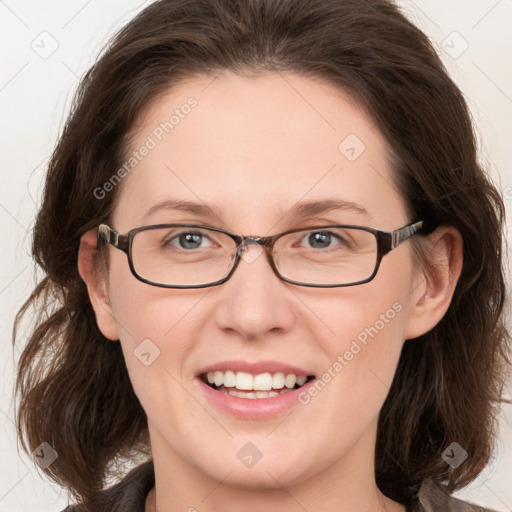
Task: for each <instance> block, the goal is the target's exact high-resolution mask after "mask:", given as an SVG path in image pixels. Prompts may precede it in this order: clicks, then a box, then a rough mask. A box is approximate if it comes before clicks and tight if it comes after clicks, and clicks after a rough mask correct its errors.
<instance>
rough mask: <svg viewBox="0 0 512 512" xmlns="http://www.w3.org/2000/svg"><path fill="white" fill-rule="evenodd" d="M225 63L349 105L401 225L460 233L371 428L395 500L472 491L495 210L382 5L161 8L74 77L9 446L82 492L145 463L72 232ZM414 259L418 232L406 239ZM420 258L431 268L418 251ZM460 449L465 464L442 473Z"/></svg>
mask: <svg viewBox="0 0 512 512" xmlns="http://www.w3.org/2000/svg"><path fill="white" fill-rule="evenodd" d="M222 70H231V71H234V72H237V73H248V72H249V73H262V72H263V73H264V72H266V71H289V72H294V73H298V74H301V75H303V76H310V77H318V78H321V79H324V80H326V81H328V82H329V83H332V84H334V85H336V86H338V87H339V88H341V89H343V90H344V91H346V92H348V93H349V94H351V95H352V96H353V97H354V98H356V99H357V101H358V103H359V105H360V106H361V107H362V108H364V109H365V110H366V111H367V112H368V113H369V115H370V116H372V118H373V119H374V121H375V122H376V124H377V126H378V127H379V129H380V130H381V132H382V133H383V135H384V137H385V138H386V140H387V142H388V144H389V146H390V148H391V151H392V154H393V160H394V162H393V164H394V167H395V171H396V178H397V186H398V188H399V191H400V193H401V195H402V196H403V198H404V200H405V201H406V203H407V205H408V208H409V212H410V215H411V219H416V218H417V219H423V220H425V222H426V224H427V226H428V227H429V229H430V230H432V229H434V228H435V227H436V226H440V225H451V226H454V227H455V228H457V229H458V230H459V232H460V233H461V234H462V237H463V240H464V245H463V251H464V263H463V270H462V274H461V277H460V280H459V282H458V284H457V287H456V290H455V294H454V296H453V300H452V303H451V305H450V308H449V310H448V312H447V313H446V315H445V316H444V318H443V319H442V320H441V321H440V322H439V324H438V325H437V326H436V327H435V328H434V329H432V330H431V331H430V332H428V333H427V334H425V335H424V336H422V337H421V338H419V339H416V340H415V341H414V342H410V341H406V342H405V344H404V347H403V351H402V354H401V357H400V361H399V365H398V369H397V371H396V375H395V378H394V381H393V383H392V386H391V389H390V392H389V395H388V397H387V399H386V401H385V403H384V405H383V408H382V411H381V414H380V417H379V426H378V441H377V449H376V478H377V484H378V485H379V487H380V489H381V490H382V491H383V492H384V493H385V494H387V495H388V496H390V497H392V498H393V499H395V500H397V501H401V502H402V503H406V502H408V501H411V499H412V497H413V496H414V495H415V493H416V492H417V490H418V488H419V485H420V484H421V482H422V480H423V479H424V478H427V477H433V478H435V479H437V480H438V481H441V482H447V483H449V487H450V489H451V490H454V489H457V488H460V487H463V486H465V485H467V484H468V483H469V482H471V481H472V480H473V479H475V478H476V476H477V475H478V474H479V473H480V472H481V471H482V469H483V468H484V466H485V465H486V464H487V462H488V461H489V458H490V454H491V452H492V449H493V446H494V443H495V440H496V439H495V431H496V417H497V413H498V411H499V404H500V402H504V401H505V400H504V399H503V398H502V393H503V388H504V383H505V379H506V376H507V369H508V368H509V365H510V364H511V361H510V359H509V357H508V355H507V351H508V349H509V345H508V344H509V341H510V337H509V334H508V332H507V330H506V329H505V326H504V322H503V308H504V300H505V283H504V275H503V274H504V270H503V267H502V265H503V263H502V246H503V240H502V236H503V235H502V228H503V223H504V218H503V217H504V205H503V202H502V200H501V198H500V196H499V194H498V192H497V190H496V189H495V188H494V186H493V185H492V184H491V182H490V180H489V178H488V177H487V176H486V175H485V173H484V171H483V169H482V168H481V166H480V165H479V163H478V161H477V154H476V147H475V137H474V134H473V129H472V124H471V120H470V115H469V112H468V108H467V105H466V103H465V101H464V99H463V96H462V94H461V92H460V91H459V89H458V88H457V87H456V85H455V84H454V83H453V81H452V80H451V79H450V78H449V77H448V75H447V72H446V70H445V69H444V67H443V65H442V63H441V61H440V59H439V57H438V56H437V54H436V53H435V51H434V49H433V47H432V46H431V44H430V42H429V40H428V38H427V37H426V36H425V34H423V33H422V32H421V31H420V30H419V29H418V28H416V27H415V26H414V25H413V24H412V23H410V22H409V21H408V20H407V19H406V18H405V17H404V16H403V15H402V13H401V12H400V11H399V10H398V8H397V7H396V6H395V5H394V4H392V3H391V2H390V1H386V0H322V1H321V2H313V1H311V0H280V1H275V0H160V1H157V2H155V3H153V4H151V5H150V6H149V7H147V8H146V9H145V10H144V11H142V12H141V13H140V14H139V15H137V16H136V18H135V19H133V20H132V21H131V22H130V23H129V24H128V25H127V26H126V27H125V28H123V29H122V30H121V31H120V32H119V33H118V34H117V35H116V36H115V37H114V38H113V40H112V41H111V43H110V44H109V46H108V48H107V49H106V51H105V52H104V54H103V55H102V56H101V58H100V59H99V60H98V61H97V63H96V64H95V65H94V66H93V67H92V68H91V69H90V70H89V71H88V72H87V73H86V74H85V76H84V77H83V79H82V81H81V83H80V86H79V89H78V92H77V94H76V97H75V101H74V103H73V108H72V112H71V113H70V115H69V118H68V120H67V122H66V125H65V127H64V129H63V133H62V135H61V137H60V139H59V142H58V144H57V146H56V148H55V150H54V152H53V155H52V158H51V160H50V162H49V165H48V172H47V175H46V186H45V190H44V197H43V202H42V205H41V208H40V210H39V212H38V215H37V219H36V223H35V227H34V239H33V256H34V258H35V261H36V262H37V264H38V265H39V266H40V267H41V268H42V270H43V271H44V273H45V277H44V278H43V279H42V281H40V282H39V284H38V285H37V287H36V288H35V289H34V291H33V292H32V294H31V295H30V297H29V298H28V300H27V301H26V303H25V304H24V305H23V307H22V308H21V309H20V311H19V312H18V315H17V317H16V323H15V328H14V340H16V329H17V327H18V326H19V322H20V321H21V319H22V318H23V317H25V316H26V313H27V312H28V311H30V309H31V308H32V309H33V310H34V311H35V313H36V325H35V328H34V329H33V330H32V332H31V335H30V338H29V340H28V343H27V345H26V347H25V348H24V350H23V352H22V354H21V357H20V360H19V366H18V373H17V391H18V393H19V395H20V404H19V410H18V411H17V421H18V435H19V438H20V440H21V443H22V446H23V448H24V449H25V450H29V451H32V450H34V449H35V448H36V447H37V446H38V445H40V443H41V442H43V441H46V442H48V443H49V444H50V445H51V446H52V447H53V448H54V449H55V450H56V451H57V452H58V454H59V457H58V458H57V460H55V462H54V463H53V464H51V465H50V466H49V467H48V468H47V469H45V472H46V473H47V474H48V475H49V476H50V477H51V478H53V479H54V480H55V481H56V482H58V483H59V484H60V485H62V486H65V487H67V488H68V490H69V491H70V492H71V493H72V494H73V495H74V496H75V497H77V498H78V499H79V500H87V499H89V498H90V497H91V496H92V495H93V494H94V493H95V492H97V491H98V490H100V489H102V488H103V487H104V485H105V483H106V481H107V477H108V476H109V475H111V474H113V467H114V464H116V463H118V462H119V461H120V460H122V459H123V458H130V457H133V456H134V454H136V453H148V435H147V422H146V416H145V413H144V410H143V409H142V407H141V405H140V403H139V402H138V400H137V398H136V396H135V394H134V392H133V389H132V386H131V383H130V379H129V376H128V373H127V370H126V366H125V364H124V359H123V354H122V352H121V349H120V346H119V344H118V343H113V342H111V341H109V340H107V339H106V338H105V337H104V336H103V335H102V334H101V332H100V331H99V329H98V327H97V324H96V321H95V316H94V313H93V309H92V307H91V303H90V301H89V297H88V294H87V290H86V287H85V284H84V282H83V281H82V279H81V278H80V276H79V273H78V270H77V254H78V247H79V240H80V236H81V235H82V234H83V233H85V232H86V231H88V230H89V229H91V228H93V227H95V226H97V225H98V224H99V223H101V222H106V221H108V218H109V215H110V214H111V212H112V210H113V208H114V206H115V204H116V198H117V194H118V192H119V188H120V187H117V188H116V189H115V190H114V191H113V192H112V193H111V194H107V195H106V196H105V198H104V199H102V200H98V199H97V198H96V197H95V195H94V194H93V191H94V190H95V189H97V188H98V187H101V186H102V185H103V184H104V183H105V182H106V181H107V180H108V179H109V178H110V177H111V176H112V175H113V173H114V172H115V170H116V169H119V167H120V166H121V165H122V162H123V156H124V154H125V152H126V147H127V141H128V139H127V136H128V134H129V131H130V129H131V128H132V127H133V126H134V123H135V122H136V120H137V119H138V116H140V114H141V112H143V109H144V108H145V107H147V105H148V104H149V102H150V101H152V100H154V99H155V98H156V97H157V96H158V95H159V94H161V93H163V92H165V91H168V90H169V88H170V87H172V86H173V85H174V84H176V83H178V82H179V81H180V80H183V79H186V78H187V77H191V76H194V75H197V74H209V75H212V76H213V74H214V73H216V72H219V71H222ZM415 246H416V249H417V250H418V251H419V253H418V254H420V255H421V254H422V253H421V239H420V241H419V242H415ZM423 256H424V257H423V259H424V260H425V261H424V263H425V264H428V262H427V261H426V259H425V255H423ZM452 441H457V442H458V443H459V444H460V445H461V446H462V447H463V448H464V449H465V450H466V451H467V452H468V454H469V458H468V459H467V460H466V461H465V462H464V463H463V464H461V465H460V466H459V467H458V468H456V469H452V468H451V467H450V466H449V465H448V464H447V463H446V462H445V461H444V460H443V459H442V457H441V454H442V452H443V450H444V449H445V448H446V447H447V446H448V445H449V444H450V443H451V442H452Z"/></svg>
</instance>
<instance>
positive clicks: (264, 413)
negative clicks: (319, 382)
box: [196, 377, 316, 420]
mask: <svg viewBox="0 0 512 512" xmlns="http://www.w3.org/2000/svg"><path fill="white" fill-rule="evenodd" d="M196 380H197V381H198V382H199V385H200V387H201V389H202V391H203V392H204V394H205V395H206V397H207V398H208V400H209V401H210V402H212V404H213V405H215V406H216V407H218V408H219V409H221V410H223V411H225V412H227V413H229V414H230V415H232V416H235V417H236V418H241V419H247V420H262V419H266V418H272V417H274V416H277V415H279V414H281V413H283V412H284V411H286V410H287V409H289V408H290V407H293V406H294V405H297V404H298V403H300V402H299V400H298V398H299V395H300V394H301V393H304V392H307V390H308V388H309V387H310V386H312V385H313V384H314V383H315V382H316V379H312V380H311V381H309V382H307V383H306V384H304V385H303V386H302V387H300V388H297V389H294V390H293V391H290V392H288V393H285V394H284V395H278V396H273V397H269V398H239V397H237V396H232V395H227V394H225V393H222V392H220V391H217V390H216V389H213V388H212V387H210V386H208V384H206V383H205V382H203V380H202V379H200V378H199V377H197V378H196Z"/></svg>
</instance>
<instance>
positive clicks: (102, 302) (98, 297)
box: [78, 228, 119, 340]
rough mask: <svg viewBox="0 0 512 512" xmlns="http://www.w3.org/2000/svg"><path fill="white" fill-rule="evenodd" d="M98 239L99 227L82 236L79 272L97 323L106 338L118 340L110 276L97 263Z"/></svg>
mask: <svg viewBox="0 0 512 512" xmlns="http://www.w3.org/2000/svg"><path fill="white" fill-rule="evenodd" d="M97 240H98V229H97V228H94V229H91V230H90V231H87V233H85V234H84V235H82V237H81V238H80V248H79V249H78V272H79V273H80V277H81V278H82V279H83V280H84V282H85V284H86V285H87V291H88V293H89V299H90V300H91V304H92V307H93V309H94V313H95V315H96V323H97V324H98V327H99V329H100V331H101V332H102V334H103V335H104V336H105V337H106V338H108V339H110V340H118V339H119V334H118V331H117V325H116V321H115V319H114V315H113V312H112V306H111V305H110V300H109V295H108V286H107V278H108V276H107V273H106V270H105V269H103V268H99V267H100V266H99V265H97V264H95V261H96V259H97V256H98V251H97V249H96V244H97Z"/></svg>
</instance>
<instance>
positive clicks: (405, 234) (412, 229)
mask: <svg viewBox="0 0 512 512" xmlns="http://www.w3.org/2000/svg"><path fill="white" fill-rule="evenodd" d="M167 227H169V228H170V227H191V228H200V229H207V230H210V231H216V232H218V233H224V234H225V235H228V236H229V237H230V238H231V239H232V240H233V241H234V242H235V243H236V245H237V249H236V255H235V261H234V263H233V266H232V268H231V270H230V271H229V272H228V274H227V275H226V276H225V277H223V278H222V279H219V280H218V281H214V282H212V283H206V284H199V285H169V284H163V283H157V282H154V281H150V280H148V279H146V278H144V277H142V276H140V275H139V274H137V271H136V270H135V267H134V265H133V258H132V247H133V238H134V236H135V235H136V234H137V233H140V232H141V231H146V230H148V229H155V228H167ZM422 227H423V221H416V222H412V223H410V224H407V225H405V226H403V227H401V228H398V229H395V230H394V231H381V230H378V229H373V228H369V227H365V226H354V225H348V224H329V225H324V224H322V225H321V226H311V227H307V228H297V229H291V230H289V231H285V232H283V233H279V234H277V235H273V236H244V235H241V236H240V235H235V234H233V233H230V232H229V231H225V230H224V229H220V228H214V227H212V226H202V225H197V224H180V223H173V224H153V225H151V226H142V227H139V228H134V229H132V230H130V231H128V233H126V234H124V235H123V234H121V233H119V232H118V231H116V230H114V229H113V228H111V227H110V226H108V225H107V224H100V225H99V227H98V248H99V247H100V246H101V244H102V243H107V244H109V245H111V246H112V247H115V248H116V249H119V250H120V251H122V252H124V253H125V254H126V256H127V257H128V265H129V266H130V271H131V273H132V274H133V276H134V277H135V278H136V279H138V280H139V281H142V282H143V283H146V284H149V285H152V286H158V287H160V288H185V289H189V288H209V287H211V286H217V285H219V284H222V283H225V282H226V281H227V280H228V279H229V278H230V277H231V276H232V275H233V273H234V272H235V270H236V268H237V267H238V264H239V263H240V259H241V252H242V250H243V248H244V246H245V245H247V242H248V241H252V242H256V243H257V244H259V245H261V246H263V247H266V248H267V249H269V250H267V251H265V252H266V254H267V261H268V262H269V264H270V267H271V268H272V270H273V271H274V273H275V274H276V275H277V277H279V279H281V280H282V281H284V282H286V283H290V284H295V285H297V286H308V287H312V288H340V287H345V286H355V285H358V284H364V283H368V282H370V281H371V280H372V279H373V278H374V277H375V276H376V275H377V271H378V270H379V267H380V263H381V261H382V258H383V257H384V256H385V255H386V254H388V253H389V252H391V251H392V250H393V249H396V248H397V247H398V246H399V245H400V244H401V243H403V242H405V241H406V240H408V239H409V238H410V237H412V236H413V235H415V234H417V233H419V232H420V231H421V229H422ZM327 228H350V229H360V230H362V231H367V232H368V233H371V234H372V235H373V236H375V238H376V240H377V262H376V264H375V268H374V270H373V272H372V274H371V275H370V276H368V277H367V278H365V279H362V280H360V281H353V282H351V283H345V284H312V283H303V282H300V281H294V280H292V279H288V278H286V277H284V276H282V275H281V274H280V273H279V271H278V270H277V267H276V265H275V263H274V259H273V257H272V249H273V247H274V244H275V243H276V240H278V239H279V238H281V237H283V236H285V235H288V234H290V233H296V232H298V231H305V230H311V231H317V230H320V229H327Z"/></svg>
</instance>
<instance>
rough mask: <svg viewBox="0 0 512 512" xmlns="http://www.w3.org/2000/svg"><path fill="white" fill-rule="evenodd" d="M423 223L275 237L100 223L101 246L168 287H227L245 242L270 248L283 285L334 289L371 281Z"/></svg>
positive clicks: (147, 279) (319, 229) (141, 276)
mask: <svg viewBox="0 0 512 512" xmlns="http://www.w3.org/2000/svg"><path fill="white" fill-rule="evenodd" d="M422 226H423V221H419V222H414V223H411V224H408V225H406V226H403V227H401V228H399V229H396V230H395V231H389V232H388V231H379V230H377V229H372V228H368V227H363V226H350V225H348V226H347V225H322V226H314V227H310V228H301V229H292V230H290V231H286V232H284V233H280V234H278V235H274V236H267V237H259V236H238V235H234V234H232V233H229V232H228V231H224V230H222V229H218V228H214V227H210V226H198V225H195V224H157V225H153V226H143V227H139V228H135V229H132V230H131V231H129V232H128V233H126V234H125V235H122V234H120V233H118V232H117V231H115V230H114V229H112V228H111V227H109V226H107V225H106V224H100V226H99V230H98V242H99V246H98V247H100V246H101V244H102V243H104V242H105V243H107V244H110V245H112V246H113V247H115V248H117V249H119V250H121V251H123V252H124V253H126V255H127V256H128V264H129V266H130V270H131V272H132V274H133V275H134V276H135V277H136V278H137V279H138V280H140V281H142V282H143V283H147V284H150V285H153V286H160V287H163V288H206V287H209V286H216V285H219V284H222V283H224V282H226V281H227V280H228V279H229V278H230V277H231V276H232V275H233V272H234V271H235V269H236V267H237V266H238V264H239V262H240V258H241V256H242V251H243V250H244V247H245V246H246V245H247V244H248V243H257V244H259V245H261V246H264V247H266V248H267V251H266V253H267V260H268V262H269V264H270V267H271V268H272V270H273V271H274V272H275V274H276V275H277V276H278V277H279V278H280V279H282V280H283V281H285V282H287V283H291V284H295V285H298V286H312V287H320V288H332V287H339V286H353V285H357V284H363V283H367V282H368V281H371V280H372V279H373V278H374V277H375V275H376V274H377V270H378V269H379V265H380V262H381V260H382V258H383V256H385V255H386V254H387V253H388V252H390V251H392V250H393V249H395V248H396V247H398V246H399V245H400V244H401V243H402V242H405V241H406V240H407V239H408V238H410V237H411V236H413V235H414V234H416V233H418V232H419V231H420V230H421V228H422Z"/></svg>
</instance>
